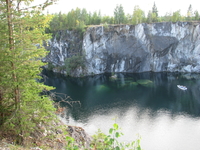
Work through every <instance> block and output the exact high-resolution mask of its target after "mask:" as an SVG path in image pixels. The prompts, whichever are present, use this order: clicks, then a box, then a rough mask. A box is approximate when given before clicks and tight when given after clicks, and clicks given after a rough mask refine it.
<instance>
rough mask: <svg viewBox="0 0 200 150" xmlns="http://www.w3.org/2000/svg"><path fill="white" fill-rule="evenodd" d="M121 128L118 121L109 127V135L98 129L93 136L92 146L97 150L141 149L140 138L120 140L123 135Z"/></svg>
mask: <svg viewBox="0 0 200 150" xmlns="http://www.w3.org/2000/svg"><path fill="white" fill-rule="evenodd" d="M119 130H120V128H119V126H118V124H116V123H114V124H113V127H112V128H110V129H109V134H108V135H106V134H104V133H102V132H101V130H98V132H97V133H96V134H95V135H94V136H93V142H92V144H91V147H92V148H95V149H97V150H102V149H104V150H141V147H140V138H138V139H137V140H136V141H133V142H131V143H122V142H119V141H118V138H119V137H121V136H123V133H122V132H120V131H119Z"/></svg>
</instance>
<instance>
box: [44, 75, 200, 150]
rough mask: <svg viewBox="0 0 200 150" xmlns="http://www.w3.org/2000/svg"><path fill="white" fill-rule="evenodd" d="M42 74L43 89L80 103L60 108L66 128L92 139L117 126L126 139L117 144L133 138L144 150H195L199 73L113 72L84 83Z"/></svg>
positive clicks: (199, 146)
mask: <svg viewBox="0 0 200 150" xmlns="http://www.w3.org/2000/svg"><path fill="white" fill-rule="evenodd" d="M45 74H46V75H47V77H48V78H47V79H46V80H45V84H47V85H51V86H54V87H56V89H55V90H54V92H57V93H64V94H66V95H67V96H70V97H71V99H73V101H80V103H81V105H80V104H78V103H74V104H73V105H72V106H70V105H68V104H65V103H63V105H65V106H67V107H68V112H67V113H66V116H65V118H64V120H65V122H66V123H68V124H72V125H79V126H82V127H84V128H85V129H86V130H87V131H88V132H89V133H90V134H93V133H95V131H97V129H98V128H100V129H101V130H102V131H103V132H107V130H108V129H109V127H111V125H112V124H113V123H114V122H117V123H118V124H119V125H120V126H121V127H122V129H123V132H124V134H125V135H126V136H124V137H123V139H122V140H125V141H131V140H134V138H135V137H136V135H137V133H138V134H140V135H141V136H142V143H141V144H142V146H143V148H144V149H146V150H156V149H162V150H165V149H176V150H179V149H180V150H181V149H183V148H184V149H187V147H188V148H189V149H200V144H199V142H198V140H197V139H198V138H199V137H200V119H199V117H200V75H199V74H181V73H151V72H148V73H138V74H124V73H118V74H116V76H117V77H116V78H112V77H111V74H102V75H96V76H91V77H84V78H70V77H65V76H62V75H59V74H53V73H50V72H46V73H45ZM177 85H184V86H186V87H187V88H188V89H187V90H186V91H183V90H181V89H179V88H177ZM60 96H61V95H60ZM62 98H64V96H63V94H62ZM58 100H59V98H58ZM68 100H69V99H68ZM113 118H115V121H113ZM161 137H162V138H161ZM132 138H133V139H132ZM156 143H159V144H156ZM169 143H170V144H169ZM189 145H190V146H191V145H192V148H191V147H189Z"/></svg>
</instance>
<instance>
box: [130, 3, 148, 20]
mask: <svg viewBox="0 0 200 150" xmlns="http://www.w3.org/2000/svg"><path fill="white" fill-rule="evenodd" d="M144 20H145V13H144V11H142V10H141V9H140V8H139V6H135V7H134V11H133V16H132V24H139V23H143V22H144Z"/></svg>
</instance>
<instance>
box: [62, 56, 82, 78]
mask: <svg viewBox="0 0 200 150" xmlns="http://www.w3.org/2000/svg"><path fill="white" fill-rule="evenodd" d="M84 62H85V59H84V56H81V55H74V56H72V57H70V58H67V59H65V68H66V71H67V73H69V74H70V73H71V72H72V71H74V70H76V69H77V68H79V67H81V68H84V67H85V65H84Z"/></svg>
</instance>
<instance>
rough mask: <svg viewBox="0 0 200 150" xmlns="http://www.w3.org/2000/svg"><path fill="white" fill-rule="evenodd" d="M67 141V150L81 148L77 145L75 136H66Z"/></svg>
mask: <svg viewBox="0 0 200 150" xmlns="http://www.w3.org/2000/svg"><path fill="white" fill-rule="evenodd" d="M66 141H67V147H66V149H67V150H79V147H78V146H77V145H76V143H75V140H74V138H72V137H70V136H66Z"/></svg>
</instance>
